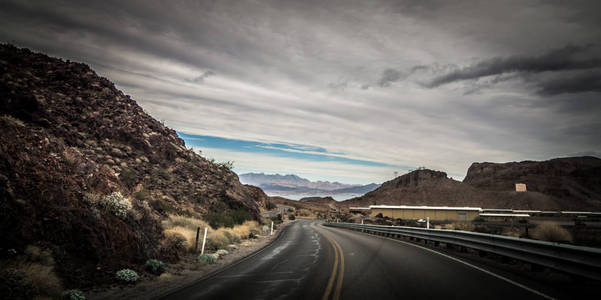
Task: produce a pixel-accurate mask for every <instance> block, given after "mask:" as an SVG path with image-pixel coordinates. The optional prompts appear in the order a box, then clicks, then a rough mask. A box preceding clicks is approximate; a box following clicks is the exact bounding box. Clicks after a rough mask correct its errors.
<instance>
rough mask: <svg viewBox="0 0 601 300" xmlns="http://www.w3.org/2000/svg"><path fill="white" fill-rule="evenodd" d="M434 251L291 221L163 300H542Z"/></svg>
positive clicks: (524, 290) (522, 289)
mask: <svg viewBox="0 0 601 300" xmlns="http://www.w3.org/2000/svg"><path fill="white" fill-rule="evenodd" d="M544 297H545V295H544V294H540V293H538V292H537V291H535V290H531V289H529V288H527V287H525V286H520V284H518V283H516V282H509V281H507V280H506V279H504V278H501V277H500V276H498V275H496V274H494V273H490V272H487V271H485V270H483V269H477V267H476V268H475V267H474V266H469V265H467V264H465V263H463V262H461V261H458V260H456V259H453V258H451V257H446V256H443V255H440V254H437V253H434V252H433V251H430V250H427V249H424V248H421V247H418V246H413V245H409V244H406V243H403V242H398V241H394V240H390V239H385V238H381V237H376V236H371V235H367V234H362V233H359V232H355V231H349V230H344V229H339V228H331V227H324V226H322V225H321V223H320V222H318V221H311V220H297V221H296V222H294V223H293V224H291V225H289V226H287V227H286V228H284V229H283V231H282V233H281V234H280V236H279V237H278V239H277V240H275V241H274V242H273V243H272V244H271V245H269V246H267V247H266V248H264V249H263V250H261V251H260V252H258V253H256V254H255V255H253V256H252V257H249V258H247V259H245V260H243V261H242V262H240V263H238V264H236V265H235V266H233V267H230V268H227V269H225V270H224V271H222V272H220V273H218V274H216V275H214V276H211V277H209V278H206V279H204V280H202V281H199V282H197V283H196V284H194V285H191V286H188V287H186V288H184V289H181V290H179V291H177V292H175V293H172V294H170V295H168V296H166V297H164V298H163V299H324V300H326V299H401V298H405V299H407V298H416V299H417V298H419V299H431V298H441V299H442V298H446V299H510V298H513V299H544Z"/></svg>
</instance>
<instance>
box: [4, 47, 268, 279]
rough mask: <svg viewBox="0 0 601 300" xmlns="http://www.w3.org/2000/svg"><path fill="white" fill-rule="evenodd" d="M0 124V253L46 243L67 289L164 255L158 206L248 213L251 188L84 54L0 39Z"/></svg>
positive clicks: (171, 210) (253, 210)
mask: <svg viewBox="0 0 601 300" xmlns="http://www.w3.org/2000/svg"><path fill="white" fill-rule="evenodd" d="M0 126H1V127H2V131H1V132H0V232H2V239H0V255H1V256H2V258H6V257H7V256H10V255H14V253H17V254H18V253H22V252H23V250H24V249H25V248H26V246H28V245H36V246H38V247H41V248H43V249H50V250H51V252H52V253H53V255H54V256H55V260H56V266H57V271H58V272H59V274H60V277H61V278H63V281H64V284H65V285H66V287H70V286H77V287H82V286H86V285H87V284H91V282H92V281H93V280H94V281H96V282H98V281H100V282H102V281H103V280H105V279H107V280H109V281H110V278H112V277H113V276H114V275H113V274H114V271H115V270H116V269H119V268H124V267H132V268H134V266H139V265H141V263H140V262H142V263H143V262H144V261H145V260H146V259H147V258H151V257H152V258H157V257H165V256H166V255H168V253H167V252H168V249H166V246H165V241H164V240H163V239H164V237H163V235H162V230H161V228H160V221H161V220H162V219H163V218H164V217H165V216H166V215H167V214H183V215H193V216H199V217H201V216H205V215H207V214H214V215H219V216H221V217H224V218H227V217H228V216H229V214H230V213H232V214H233V213H236V216H240V215H243V216H244V215H245V216H247V217H248V218H258V212H259V210H258V204H257V202H256V201H255V200H257V199H256V197H257V192H256V191H254V190H252V189H249V188H248V187H245V186H243V185H242V184H240V182H239V180H238V177H237V176H236V174H235V173H233V172H232V171H230V170H229V169H228V168H227V167H226V166H223V165H219V164H214V163H211V162H209V161H207V160H206V159H204V158H203V157H201V156H200V155H198V154H196V153H194V152H193V151H192V150H190V149H187V148H186V147H185V145H184V142H183V140H181V139H180V138H179V137H178V136H177V134H176V132H175V131H174V130H172V129H169V128H167V127H165V126H163V124H161V123H160V122H158V121H157V120H155V119H153V118H152V117H151V116H149V115H148V114H147V113H145V112H144V111H143V109H142V108H141V107H140V106H138V105H137V104H136V101H134V100H133V99H131V98H130V97H129V96H127V95H125V94H123V92H121V91H119V90H118V89H116V88H115V86H114V85H113V83H111V82H110V81H109V80H108V79H106V78H102V77H100V76H98V75H97V74H96V73H95V72H94V71H93V70H91V69H90V68H89V67H88V66H87V65H85V64H82V63H76V62H70V61H63V60H60V59H56V58H51V57H48V56H46V55H43V54H38V53H33V52H31V51H29V50H27V49H18V48H15V47H13V46H10V45H0ZM116 193H120V195H122V196H124V197H119V194H116ZM110 195H113V196H114V197H112V198H111V197H109V196H110ZM107 197H108V198H107ZM107 199H108V200H107ZM115 199H116V200H115ZM109 200H110V201H113V200H114V201H116V202H110V201H109ZM259 200H260V199H259ZM107 201H109V202H107ZM111 203H113V204H115V203H116V204H118V205H117V206H114V205H113V204H111ZM110 205H113V206H110ZM119 205H120V206H119ZM115 207H117V208H119V209H123V210H122V211H115V209H114V208H115Z"/></svg>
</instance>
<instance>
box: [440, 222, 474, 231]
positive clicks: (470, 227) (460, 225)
mask: <svg viewBox="0 0 601 300" xmlns="http://www.w3.org/2000/svg"><path fill="white" fill-rule="evenodd" d="M444 229H452V230H462V231H474V229H475V227H474V224H472V223H471V222H454V223H451V224H445V225H444Z"/></svg>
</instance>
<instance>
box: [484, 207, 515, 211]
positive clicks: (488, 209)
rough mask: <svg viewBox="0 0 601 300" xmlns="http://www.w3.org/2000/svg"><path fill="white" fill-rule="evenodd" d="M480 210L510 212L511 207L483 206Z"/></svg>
mask: <svg viewBox="0 0 601 300" xmlns="http://www.w3.org/2000/svg"><path fill="white" fill-rule="evenodd" d="M482 211H504V212H512V211H513V210H512V209H511V208H484V209H482Z"/></svg>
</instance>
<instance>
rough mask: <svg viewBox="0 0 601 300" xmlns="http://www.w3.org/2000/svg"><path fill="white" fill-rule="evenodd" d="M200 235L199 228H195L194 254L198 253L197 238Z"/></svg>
mask: <svg viewBox="0 0 601 300" xmlns="http://www.w3.org/2000/svg"><path fill="white" fill-rule="evenodd" d="M199 235H200V227H196V243H194V252H198V236H199Z"/></svg>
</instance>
